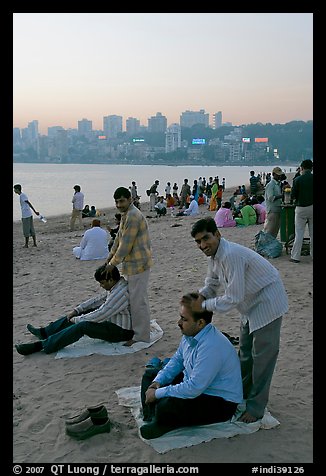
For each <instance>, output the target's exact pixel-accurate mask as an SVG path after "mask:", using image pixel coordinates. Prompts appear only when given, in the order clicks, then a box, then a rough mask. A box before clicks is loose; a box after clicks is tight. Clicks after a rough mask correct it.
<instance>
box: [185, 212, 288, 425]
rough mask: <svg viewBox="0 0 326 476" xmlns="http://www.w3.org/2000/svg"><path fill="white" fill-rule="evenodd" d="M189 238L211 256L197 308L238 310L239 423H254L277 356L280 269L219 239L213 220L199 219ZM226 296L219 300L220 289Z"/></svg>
mask: <svg viewBox="0 0 326 476" xmlns="http://www.w3.org/2000/svg"><path fill="white" fill-rule="evenodd" d="M191 236H192V237H193V238H194V239H195V241H196V243H197V245H198V247H199V248H200V249H201V250H202V251H203V253H205V255H206V256H208V257H209V261H208V272H207V276H206V279H205V285H204V287H203V288H201V289H200V290H199V293H200V295H199V298H198V300H197V302H196V304H195V306H196V308H195V309H196V310H198V311H199V310H200V309H207V310H209V311H216V312H220V313H222V312H228V311H229V310H230V309H233V308H236V309H237V310H238V311H239V312H240V317H241V325H240V342H239V344H240V349H239V358H240V363H241V373H242V384H243V394H244V399H245V400H246V410H245V412H244V413H243V414H242V415H241V417H240V419H239V420H240V421H242V422H244V423H252V422H254V421H256V420H258V419H260V418H262V417H263V415H264V410H265V407H266V405H267V402H268V397H269V389H270V384H271V380H272V376H273V373H274V369H275V364H276V360H277V356H278V353H279V342H280V330H281V323H282V316H283V314H285V313H286V312H287V311H288V298H287V294H286V291H285V288H284V285H283V282H282V280H281V277H280V275H279V272H278V270H277V269H276V268H275V267H274V266H273V265H272V264H271V263H270V262H269V261H268V260H267V259H265V258H264V257H262V256H261V255H259V254H258V253H256V252H255V251H254V250H251V249H249V248H246V247H245V246H242V245H239V244H238V243H232V242H230V241H227V240H226V239H225V238H222V237H221V235H220V232H219V230H218V229H217V226H216V223H215V221H214V219H213V218H211V217H208V218H203V219H201V220H199V221H197V222H196V223H195V224H194V225H193V227H192V230H191ZM220 287H221V288H222V290H224V294H221V295H220V296H218V289H219V288H220Z"/></svg>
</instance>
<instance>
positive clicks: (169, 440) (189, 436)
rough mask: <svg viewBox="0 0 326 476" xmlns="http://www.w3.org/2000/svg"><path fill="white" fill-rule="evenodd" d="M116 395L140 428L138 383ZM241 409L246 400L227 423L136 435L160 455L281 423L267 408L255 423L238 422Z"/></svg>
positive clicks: (119, 391) (121, 389) (265, 428)
mask: <svg viewBox="0 0 326 476" xmlns="http://www.w3.org/2000/svg"><path fill="white" fill-rule="evenodd" d="M116 394H117V395H118V401H119V405H122V406H125V407H129V408H130V410H131V413H132V415H133V417H134V418H135V420H136V423H137V426H138V429H139V428H140V427H141V426H142V425H144V422H143V419H142V408H141V400H140V386H139V387H127V388H120V389H119V390H117V391H116ZM244 409H245V402H243V403H241V404H239V405H238V408H237V411H236V414H235V415H234V417H233V418H232V419H231V420H230V421H227V422H222V423H213V424H211V425H201V426H189V427H183V428H178V429H176V430H173V431H170V432H169V433H166V434H165V435H162V436H160V437H159V438H155V439H154V440H145V439H144V438H143V437H142V436H141V434H140V432H139V437H140V438H141V439H142V440H143V441H144V442H145V443H147V444H148V445H150V446H152V447H153V448H154V450H156V451H157V452H158V453H161V454H162V453H166V452H167V451H170V450H172V449H175V448H185V447H188V446H193V445H198V444H199V443H203V442H205V441H210V440H212V439H214V438H230V437H231V436H235V435H248V434H249V433H254V432H255V431H258V430H259V429H264V430H268V429H270V428H274V427H276V426H278V425H279V424H280V423H279V421H278V420H276V418H274V417H273V416H272V415H271V414H270V413H269V412H268V411H267V409H266V410H265V414H264V416H263V418H262V419H261V420H257V421H255V422H254V423H241V422H238V421H236V420H237V419H238V418H239V416H240V415H241V414H242V413H243V411H244Z"/></svg>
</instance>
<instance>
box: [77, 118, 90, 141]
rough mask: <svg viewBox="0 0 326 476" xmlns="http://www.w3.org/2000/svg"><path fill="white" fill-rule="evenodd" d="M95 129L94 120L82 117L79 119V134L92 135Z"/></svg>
mask: <svg viewBox="0 0 326 476" xmlns="http://www.w3.org/2000/svg"><path fill="white" fill-rule="evenodd" d="M92 129H93V123H92V121H89V120H88V119H82V120H81V121H78V134H79V135H81V136H85V137H91V135H92Z"/></svg>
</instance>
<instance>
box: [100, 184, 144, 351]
mask: <svg viewBox="0 0 326 476" xmlns="http://www.w3.org/2000/svg"><path fill="white" fill-rule="evenodd" d="M113 198H114V200H115V204H116V207H117V209H118V210H119V212H120V213H121V222H120V227H119V231H118V233H117V236H116V238H115V240H114V243H113V246H112V248H111V250H110V253H109V256H108V258H107V270H108V271H109V270H110V269H111V268H112V267H113V266H118V265H119V264H121V265H122V274H123V275H124V276H125V277H126V279H127V281H128V291H129V299H130V314H131V322H132V329H133V331H134V332H135V334H134V337H133V339H131V340H130V341H128V342H127V343H126V345H132V344H133V343H135V342H137V341H142V342H149V340H150V311H149V302H148V282H149V274H150V269H151V266H152V264H153V260H152V249H151V243H150V238H149V231H148V224H147V221H146V218H145V217H144V215H143V214H142V213H141V211H140V210H139V209H138V208H137V207H135V205H134V204H133V203H132V198H131V193H130V190H129V189H128V188H125V187H119V188H117V189H116V191H115V192H114V194H113Z"/></svg>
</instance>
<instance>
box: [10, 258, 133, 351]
mask: <svg viewBox="0 0 326 476" xmlns="http://www.w3.org/2000/svg"><path fill="white" fill-rule="evenodd" d="M94 277H95V279H96V281H98V282H99V284H100V286H101V288H103V289H105V291H106V293H105V294H102V295H97V296H95V297H93V298H91V299H88V300H87V301H85V302H82V303H81V304H79V305H78V306H76V307H75V308H74V309H73V310H72V311H71V312H70V313H69V314H67V315H66V316H63V317H60V318H59V319H58V320H56V321H54V322H51V323H50V324H49V325H47V326H46V327H33V326H32V325H31V324H28V325H27V329H28V330H29V331H30V332H31V333H32V334H33V335H35V336H36V337H38V338H39V339H40V340H39V341H36V342H30V343H27V344H16V349H17V352H18V353H19V354H22V355H29V354H32V353H34V352H39V351H42V350H43V351H44V352H45V353H46V354H51V353H52V352H57V351H58V350H59V349H62V348H63V347H66V346H67V345H69V344H72V343H73V342H76V341H78V340H79V339H80V338H81V337H82V336H83V335H87V336H88V337H92V338H93V339H102V340H105V341H108V342H122V341H128V340H130V339H132V337H133V335H134V331H133V330H132V329H131V319H130V306H129V292H128V283H127V281H126V280H125V278H124V277H123V276H120V273H119V270H118V268H116V267H115V266H114V267H112V269H110V271H109V272H107V269H106V266H105V265H102V266H100V267H99V268H98V269H97V270H96V271H95V274H94Z"/></svg>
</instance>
